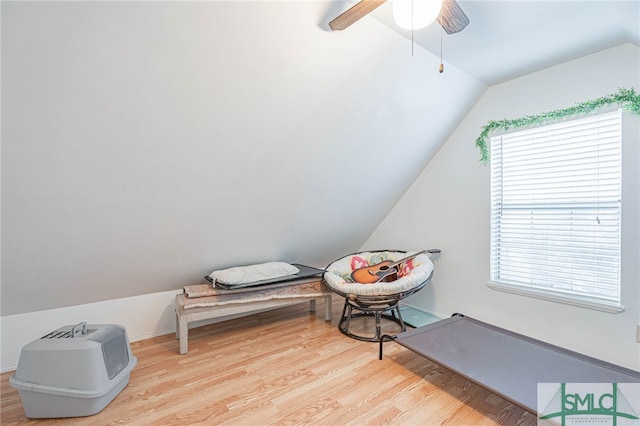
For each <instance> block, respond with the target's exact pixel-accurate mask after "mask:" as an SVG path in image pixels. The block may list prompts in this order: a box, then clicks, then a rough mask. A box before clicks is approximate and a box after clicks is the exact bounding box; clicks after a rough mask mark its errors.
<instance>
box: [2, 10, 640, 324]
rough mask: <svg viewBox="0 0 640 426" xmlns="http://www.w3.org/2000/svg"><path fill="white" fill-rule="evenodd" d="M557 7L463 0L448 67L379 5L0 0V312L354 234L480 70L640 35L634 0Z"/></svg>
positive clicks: (470, 99) (413, 172)
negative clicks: (464, 21) (461, 23)
mask: <svg viewBox="0 0 640 426" xmlns="http://www.w3.org/2000/svg"><path fill="white" fill-rule="evenodd" d="M555 3H557V2H545V1H543V2H481V1H478V2H475V1H472V2H469V1H463V0H460V4H461V6H462V7H463V8H464V9H465V12H466V13H467V15H468V16H469V18H470V19H471V24H470V25H469V27H468V28H467V29H465V30H464V31H463V32H462V33H459V34H456V35H452V36H448V37H447V36H445V37H446V38H445V40H444V49H445V50H444V52H443V53H444V60H445V64H446V69H445V72H444V74H439V73H438V72H437V68H438V64H439V62H440V60H439V35H440V32H439V31H438V30H437V28H435V27H434V26H432V27H428V28H427V29H425V30H424V31H422V32H420V33H416V34H415V35H416V37H415V40H416V42H417V44H418V47H417V48H416V49H415V52H414V54H411V43H410V41H408V39H407V38H406V37H407V34H406V32H405V33H402V34H400V33H399V31H398V30H397V29H395V28H392V27H393V24H392V23H390V22H389V20H388V16H386V15H385V14H386V13H387V12H388V10H386V9H385V7H387V6H388V5H387V6H384V7H383V8H380V9H379V10H378V11H376V12H375V13H374V14H373V15H372V17H367V18H366V19H363V20H361V21H359V22H358V23H357V24H356V25H353V26H352V27H350V28H349V29H348V30H345V31H341V32H332V31H330V30H329V29H328V27H327V24H328V22H329V21H330V20H331V19H332V18H333V17H335V16H336V15H337V14H338V13H340V12H341V11H342V10H344V9H345V8H346V7H348V4H347V3H345V2H336V1H329V2H281V1H273V2H271V1H264V2H245V1H228V2H216V1H212V2H162V1H159V2H2V16H1V18H2V27H1V30H2V314H3V315H10V314H16V313H22V312H30V311H35V310H42V309H48V308H55V307H61V306H70V305H75V304H82V303H88V302H92V301H100V300H108V299H114V298H119V297H126V296H133V295H140V294H146V293H153V292H160V291H168V290H175V289H179V288H180V287H181V286H182V285H184V284H188V283H193V282H198V281H200V280H201V278H202V276H203V275H205V274H208V273H209V272H211V270H212V269H214V268H220V267H227V266H232V265H238V264H247V263H256V262H260V261H268V260H284V261H289V262H299V263H307V264H310V265H314V266H320V267H322V266H324V265H326V263H327V262H328V261H330V260H332V259H335V258H336V257H339V256H341V255H343V254H345V253H346V252H350V251H353V250H357V249H359V248H360V247H361V246H362V244H363V243H364V242H365V241H366V240H367V238H368V237H369V236H370V235H371V233H372V232H374V230H375V229H376V227H377V226H378V224H379V223H380V222H381V221H382V220H383V219H384V217H385V216H386V215H387V214H388V213H389V212H390V211H391V210H392V209H393V207H394V205H395V203H396V202H397V201H398V200H399V199H400V198H401V196H402V194H403V193H404V192H405V191H406V190H407V188H409V186H410V185H411V184H412V182H413V181H414V180H415V178H416V177H417V176H418V175H419V174H420V172H421V170H422V169H423V168H424V167H425V166H426V164H427V163H428V162H429V160H430V159H431V158H432V157H433V156H434V155H435V153H436V152H437V151H438V149H439V148H440V147H441V146H442V144H444V143H445V141H446V140H447V138H448V137H449V135H450V134H451V133H452V132H453V131H454V130H455V128H456V126H457V125H458V123H459V122H460V121H461V120H462V119H463V118H464V116H465V115H466V114H467V113H468V111H469V110H470V109H471V108H472V107H473V105H474V104H475V102H476V101H477V100H478V99H479V98H480V97H481V96H482V94H483V93H484V91H485V90H486V89H487V87H488V85H489V84H493V83H498V82H501V81H504V80H505V79H509V78H514V77H517V76H519V75H522V74H523V73H526V72H529V71H531V70H534V69H536V68H540V67H545V66H548V65H551V64H553V63H556V62H561V61H563V60H565V59H567V58H571V57H575V56H580V55H582V54H585V53H588V51H589V50H598V49H601V48H604V47H607V45H608V44H611V43H617V42H618V41H619V42H620V43H622V42H624V41H631V42H634V43H636V44H637V43H638V35H637V27H633V25H631V24H630V22H631V19H634V17H635V19H636V22H637V17H638V14H637V6H638V5H637V2H620V3H618V2H602V4H604V3H606V4H611V7H612V8H616V10H617V12H610V11H609V9H608V8H605V9H603V7H604V6H602V4H600V3H597V4H598V5H599V6H597V7H596V6H592V7H594V9H593V10H591V9H590V10H591V12H587V11H583V8H586V6H585V5H584V4H583V3H587V4H589V5H590V4H591V3H592V2H579V3H576V2H568V4H571V5H574V6H575V7H569V6H566V5H565V6H562V8H561V9H555V7H561V6H553V5H552V4H555ZM618 7H620V8H621V9H620V10H619V11H618V9H617V8H618ZM584 10H586V9H584ZM560 11H562V14H560ZM578 11H582V12H580V13H578ZM558 14H560V15H558ZM634 14H635V15H634ZM550 16H553V19H551V17H550ZM587 16H590V17H591V18H589V19H588V20H587V18H586V17H587ZM598 16H600V17H601V18H602V21H603V24H602V29H598V28H599V27H596V26H594V27H588V28H587V26H585V25H586V22H591V23H592V24H593V25H595V24H597V23H598V20H597V19H595V18H594V17H598ZM616 16H617V17H618V18H619V19H618V18H616ZM605 18H606V19H605ZM517 19H521V20H520V21H519V22H518V21H517ZM572 19H576V20H577V21H576V22H577V23H582V22H584V23H585V25H577V24H576V23H571V22H573V21H572ZM523 20H524V21H523ZM535 22H537V24H535ZM507 24H508V25H507ZM634 30H635V31H634ZM594 32H595V33H597V34H595V35H594V34H593V33H594ZM563 33H564V35H563ZM566 33H570V34H571V37H569V36H568V34H566ZM561 41H564V42H566V44H565V45H564V46H563V47H562V48H561V49H559V50H554V49H555V48H556V47H558V46H556V45H560V44H562V43H561ZM419 46H424V47H425V48H424V49H422V48H421V47H419ZM471 145H472V142H471V143H470V149H472V147H471ZM407 226H411V224H407Z"/></svg>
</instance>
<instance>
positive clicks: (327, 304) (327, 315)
mask: <svg viewBox="0 0 640 426" xmlns="http://www.w3.org/2000/svg"><path fill="white" fill-rule="evenodd" d="M324 320H325V321H331V295H330V294H327V295H326V296H324Z"/></svg>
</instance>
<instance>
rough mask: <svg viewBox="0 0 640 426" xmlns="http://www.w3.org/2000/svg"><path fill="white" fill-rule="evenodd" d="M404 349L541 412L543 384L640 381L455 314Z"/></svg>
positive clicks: (421, 331)
mask: <svg viewBox="0 0 640 426" xmlns="http://www.w3.org/2000/svg"><path fill="white" fill-rule="evenodd" d="M394 340H395V341H396V342H398V343H399V344H401V345H402V346H404V347H406V348H408V349H410V350H412V351H414V352H416V353H418V354H420V355H422V356H424V357H425V358H427V359H429V360H431V361H434V362H436V363H438V364H440V365H442V366H444V367H446V368H447V369H449V370H451V371H453V372H455V373H457V374H459V375H461V376H463V377H465V378H467V379H468V380H470V381H472V382H475V383H477V384H479V385H480V386H483V387H485V388H487V389H489V390H490V391H492V392H494V393H496V394H498V395H500V396H502V397H503V398H505V399H507V400H509V401H511V402H513V403H515V404H517V405H519V406H521V407H522V408H524V409H526V410H528V411H530V412H532V413H536V408H537V407H536V401H537V385H538V383H638V382H640V373H639V372H637V371H634V370H630V369H627V368H624V367H620V366H617V365H614V364H610V363H607V362H604V361H601V360H598V359H595V358H591V357H588V356H586V355H583V354H579V353H577V352H572V351H569V350H566V349H563V348H560V347H558V346H554V345H551V344H548V343H544V342H541V341H539V340H535V339H531V338H529V337H526V336H523V335H520V334H517V333H512V332H510V331H508V330H504V329H502V328H499V327H495V326H492V325H489V324H486V323H483V322H481V321H478V320H475V319H473V318H469V317H466V316H453V317H451V318H448V319H445V320H442V321H438V322H435V323H433V324H429V325H426V326H424V327H420V328H417V329H414V330H409V331H406V332H404V333H401V334H398V335H397V336H396V338H395V339H394Z"/></svg>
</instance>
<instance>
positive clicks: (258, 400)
mask: <svg viewBox="0 0 640 426" xmlns="http://www.w3.org/2000/svg"><path fill="white" fill-rule="evenodd" d="M333 309H334V319H333V321H332V323H331V324H329V323H328V322H325V321H324V319H323V313H324V308H323V306H322V303H321V302H318V309H317V312H316V313H310V312H309V311H308V304H307V303H304V304H300V305H295V306H290V307H286V308H281V309H278V310H274V311H270V312H264V313H261V314H257V315H252V316H249V317H246V318H244V319H240V320H234V321H227V322H224V323H219V324H212V325H208V326H204V327H199V328H196V329H192V330H191V332H190V336H189V353H188V354H186V355H179V354H178V341H177V340H176V339H175V336H174V335H167V336H162V337H157V338H153V339H148V340H145V341H141V342H134V343H132V344H131V348H132V351H133V353H134V355H135V356H136V357H137V358H138V365H137V366H136V368H135V369H134V370H133V372H132V373H131V378H130V381H129V385H128V386H127V387H126V388H125V389H124V390H123V391H122V392H121V393H120V394H119V395H118V396H117V397H116V398H115V399H114V400H113V401H112V402H111V403H110V404H109V405H107V407H106V408H105V409H104V410H102V411H101V412H100V413H98V414H96V415H94V416H90V417H84V418H70V419H49V420H30V419H27V418H26V417H25V416H24V411H23V409H22V405H21V402H20V398H19V395H18V392H17V391H16V390H15V389H13V388H12V387H10V386H9V384H8V380H9V377H10V376H11V374H12V372H8V373H4V374H2V377H1V380H2V386H1V392H2V395H1V405H0V411H1V414H0V423H1V424H2V425H3V426H9V425H28V424H33V425H39V426H44V425H53V424H64V425H101V426H102V425H116V424H135V425H196V424H208V425H240V426H244V425H247V426H252V425H303V424H305V425H306V424H311V425H443V424H447V425H535V424H536V417H535V415H533V414H531V413H528V412H526V411H524V410H522V409H521V408H519V407H516V406H514V405H512V404H510V403H509V402H507V401H505V400H504V399H502V398H500V397H498V396H496V395H494V394H492V393H490V392H488V391H486V390H484V389H483V388H481V387H479V386H477V385H475V384H472V383H470V382H468V381H466V380H464V379H463V378H461V377H460V376H457V375H455V374H453V373H450V372H449V371H447V370H445V369H443V368H442V367H440V366H438V365H436V364H434V363H431V362H429V361H427V360H426V359H424V358H422V357H420V356H418V355H416V354H414V353H413V352H411V351H409V350H407V349H405V348H403V347H402V346H400V345H398V344H395V343H387V344H386V345H385V356H384V359H383V360H382V361H379V360H378V345H377V344H376V343H369V342H360V341H357V340H354V339H350V338H348V337H346V336H344V335H343V334H341V333H340V332H339V331H338V329H337V321H338V317H339V314H340V312H341V310H342V299H341V298H339V297H334V306H333ZM366 322H367V324H363V325H364V326H372V325H373V324H372V322H371V321H370V319H369V318H367V319H366ZM389 327H391V328H388V329H387V330H388V331H389V332H392V333H395V332H396V330H394V329H393V328H394V327H395V325H394V324H393V323H391V325H390V326H389ZM354 330H355V328H354Z"/></svg>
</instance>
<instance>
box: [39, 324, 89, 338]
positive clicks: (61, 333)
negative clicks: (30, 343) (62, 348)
mask: <svg viewBox="0 0 640 426" xmlns="http://www.w3.org/2000/svg"><path fill="white" fill-rule="evenodd" d="M94 331H96V330H95V329H87V323H86V322H81V323H79V324H76V325H74V326H73V327H71V330H65V329H62V328H60V329H58V330H54V331H52V332H51V333H49V334H47V335H46V336H42V337H41V338H40V339H70V338H73V337H77V336H81V335H83V334H88V333H92V332H94Z"/></svg>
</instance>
